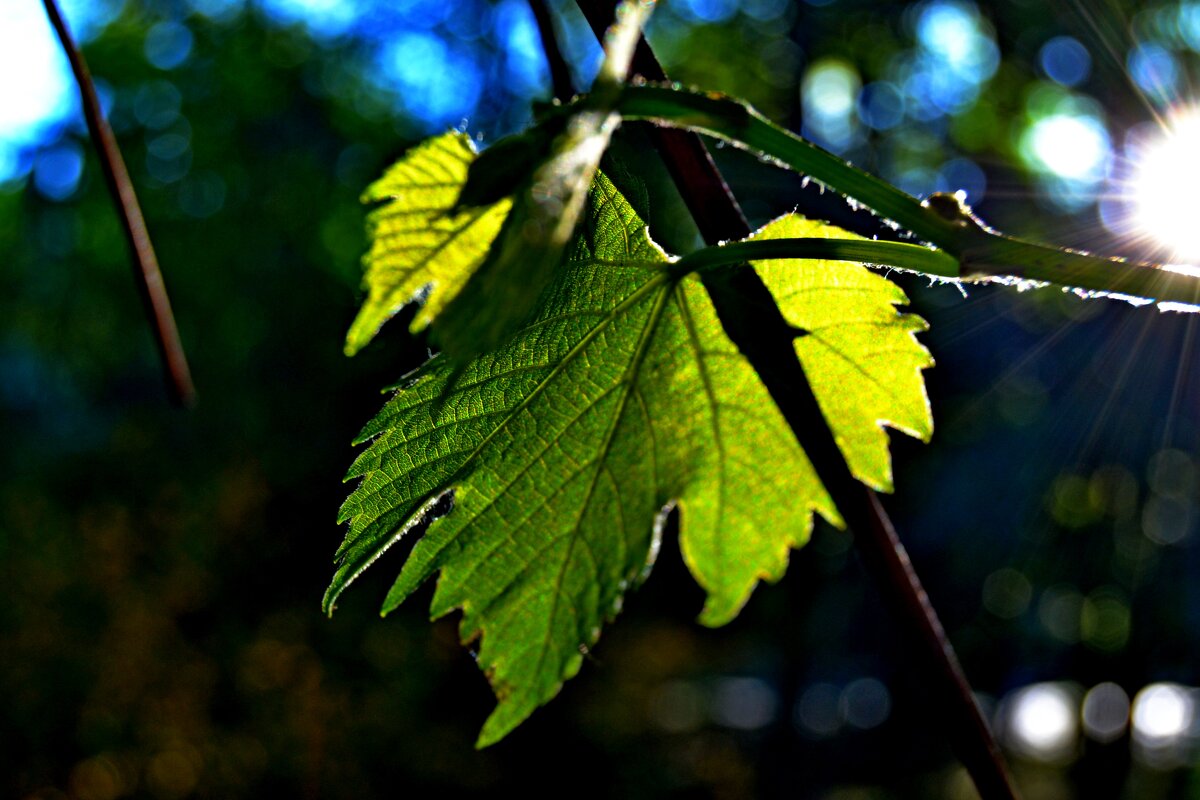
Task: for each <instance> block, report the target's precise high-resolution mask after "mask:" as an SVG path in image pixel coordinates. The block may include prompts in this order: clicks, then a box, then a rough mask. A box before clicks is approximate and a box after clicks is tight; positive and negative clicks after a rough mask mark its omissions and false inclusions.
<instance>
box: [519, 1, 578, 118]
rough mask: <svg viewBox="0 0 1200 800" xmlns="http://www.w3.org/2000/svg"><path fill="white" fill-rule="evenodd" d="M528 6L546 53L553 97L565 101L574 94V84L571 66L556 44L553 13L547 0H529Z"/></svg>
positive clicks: (556, 37)
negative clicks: (531, 11)
mask: <svg viewBox="0 0 1200 800" xmlns="http://www.w3.org/2000/svg"><path fill="white" fill-rule="evenodd" d="M529 7H530V8H531V9H533V18H534V19H535V20H537V27H538V34H539V35H540V36H541V38H542V50H543V51H544V52H545V53H546V63H547V64H548V65H549V67H550V85H551V86H552V87H553V89H554V98H555V99H556V100H561V101H563V102H566V101H567V100H570V99H571V98H572V97H574V96H575V84H574V83H573V82H572V81H571V68H570V67H569V66H568V65H567V60H566V59H565V58H564V57H563V54H562V49H561V48H560V47H559V46H558V36H557V35H556V34H555V28H554V13H553V12H552V11H551V10H550V3H549V1H548V0H529Z"/></svg>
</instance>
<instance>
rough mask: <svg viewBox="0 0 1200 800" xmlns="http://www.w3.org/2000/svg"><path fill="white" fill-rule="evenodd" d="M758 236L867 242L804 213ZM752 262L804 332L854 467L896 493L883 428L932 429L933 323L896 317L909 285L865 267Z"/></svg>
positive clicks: (918, 433) (808, 360)
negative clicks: (929, 345) (926, 338)
mask: <svg viewBox="0 0 1200 800" xmlns="http://www.w3.org/2000/svg"><path fill="white" fill-rule="evenodd" d="M751 238H752V239H755V240H761V239H789V238H791V239H800V238H828V239H854V240H859V239H861V237H858V236H855V235H854V234H852V233H849V232H847V231H844V230H842V229H840V228H836V227H834V226H832V225H827V224H825V223H823V222H818V221H815V220H809V219H804V218H803V217H800V216H798V215H796V214H788V215H787V216H784V217H780V218H779V219H777V220H775V221H774V222H772V223H770V224H768V225H766V226H765V227H763V228H762V229H761V230H759V231H758V232H757V233H755V234H754V235H753V236H752V237H751ZM754 264H755V267H756V268H757V269H758V272H759V275H761V276H762V279H763V281H764V282H765V283H766V284H767V287H768V288H770V290H771V294H772V295H774V297H775V302H776V303H778V304H779V307H780V309H782V311H783V315H784V317H785V318H786V319H787V321H788V322H790V323H791V324H792V325H793V326H794V327H796V328H798V329H800V330H801V331H803V334H802V335H801V336H799V337H797V339H796V353H797V354H798V355H799V356H800V362H801V363H802V364H803V365H804V374H805V376H807V378H808V381H809V383H810V384H811V385H812V389H813V393H814V394H815V395H816V397H817V400H818V402H819V403H820V405H821V411H822V412H824V414H825V419H826V420H827V421H828V422H829V427H830V428H831V429H832V430H833V435H834V438H835V439H836V440H837V443H838V446H839V447H840V448H841V450H842V454H843V455H844V456H845V458H846V463H847V464H848V465H849V467H850V471H851V472H852V473H854V476H855V477H856V478H858V479H859V480H860V481H862V482H863V483H866V484H867V485H869V486H871V487H873V488H875V489H879V490H881V491H887V492H890V491H891V490H892V468H891V459H890V457H889V455H888V441H887V434H886V433H885V432H884V430H883V429H882V428H881V427H880V425H887V426H889V427H892V428H896V429H897V430H901V431H903V432H904V433H907V434H908V435H910V436H914V437H916V438H918V439H920V440H922V441H928V440H929V438H930V436H932V435H933V414H932V412H931V411H930V408H929V399H928V397H927V396H926V394H925V382H924V380H923V379H922V377H921V370H922V369H925V368H926V367H931V366H933V357H932V356H931V355H930V354H929V351H928V350H926V349H925V347H924V346H923V345H922V344H921V343H920V342H918V341H917V339H916V336H915V334H916V333H918V332H920V331H924V330H926V329H928V327H929V326H928V325H927V324H926V323H925V320H923V319H921V318H920V317H918V316H916V315H915V314H897V313H896V311H895V306H897V305H904V304H906V303H907V302H908V299H907V298H906V297H905V296H904V292H903V290H901V289H900V287H899V286H897V285H896V284H894V283H892V282H891V281H889V280H887V279H886V278H884V277H882V276H881V275H877V274H875V273H873V272H871V271H870V270H868V269H866V268H864V267H862V266H861V265H859V264H855V263H853V262H850V261H828V260H808V261H799V260H795V259H786V260H785V259H780V260H772V261H757V262H754Z"/></svg>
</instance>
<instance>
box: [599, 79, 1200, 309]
mask: <svg viewBox="0 0 1200 800" xmlns="http://www.w3.org/2000/svg"><path fill="white" fill-rule="evenodd" d="M618 110H619V111H620V112H621V114H622V115H623V116H624V117H625V118H626V119H645V120H653V121H655V122H659V123H662V124H666V125H671V126H674V127H679V128H686V129H689V130H694V131H699V132H701V133H705V134H707V135H710V136H715V137H717V138H720V139H724V140H727V141H729V142H732V143H734V144H736V145H739V146H742V147H746V148H748V149H750V150H754V151H757V152H759V153H761V154H763V155H766V156H769V157H771V158H774V159H776V160H778V161H779V162H781V163H782V164H783V165H784V166H786V167H789V168H791V169H793V170H795V171H797V172H799V173H801V174H804V175H808V176H810V177H812V178H814V179H816V180H818V181H820V182H821V183H823V184H825V185H826V186H828V187H829V188H830V189H833V190H834V191H836V192H838V193H840V194H843V195H845V196H847V197H851V198H853V199H854V200H855V201H857V202H860V203H862V204H863V205H865V206H866V207H868V208H870V209H871V210H872V211H874V212H875V213H877V214H879V215H881V216H882V217H884V218H886V219H888V220H890V221H891V222H893V223H895V224H896V225H898V226H900V227H901V228H904V229H906V230H908V231H911V232H912V233H913V234H914V235H915V236H916V237H917V238H918V239H921V240H923V241H926V242H929V243H931V244H933V245H935V246H936V247H938V248H940V249H941V252H939V253H938V254H937V256H936V257H935V258H934V259H931V260H929V261H928V262H927V261H925V260H924V259H922V258H920V257H917V256H915V255H913V254H911V253H910V252H908V251H897V254H896V255H900V256H902V257H903V258H905V259H907V260H906V261H905V263H900V262H898V261H889V260H888V259H887V258H885V257H884V254H885V252H886V251H884V250H883V249H882V248H881V249H879V250H878V251H877V252H878V254H879V255H877V256H875V255H872V256H868V257H865V258H862V259H857V258H853V257H851V256H844V258H845V259H846V260H867V261H872V262H874V263H881V264H892V265H893V266H898V267H903V268H906V269H916V270H918V271H921V272H927V273H930V274H932V275H938V276H941V277H946V278H960V279H962V280H967V281H972V280H976V281H978V280H988V279H990V278H996V277H1015V278H1024V279H1030V280H1036V281H1045V282H1046V283H1052V284H1056V285H1059V286H1065V287H1070V288H1079V289H1086V290H1089V291H1097V292H1113V293H1117V294H1124V295H1130V296H1135V297H1142V298H1146V299H1150V300H1157V301H1160V302H1174V303H1187V304H1196V303H1197V302H1200V272H1196V271H1188V272H1183V271H1177V270H1173V269H1164V268H1163V267H1162V265H1158V264H1144V263H1137V262H1133V261H1126V260H1123V259H1117V258H1108V257H1105V256H1098V255H1092V254H1090V253H1084V252H1080V251H1075V250H1064V249H1060V248H1057V247H1051V246H1048V245H1043V244H1036V243H1033V242H1026V241H1022V240H1020V239H1015V238H1012V237H1010V236H1005V235H1003V234H1000V233H998V232H996V231H993V230H991V229H990V228H987V227H986V226H984V225H983V224H981V223H980V222H979V220H977V219H976V218H975V217H974V216H972V215H971V213H970V210H969V209H967V208H965V207H962V206H959V205H957V204H956V203H955V201H954V200H952V199H950V198H948V197H942V198H939V199H940V200H941V202H934V200H933V199H931V200H930V201H927V202H924V203H923V202H921V201H920V200H917V199H916V198H915V197H912V196H910V195H908V194H905V193H904V192H902V191H900V190H899V189H897V188H895V187H894V186H892V185H891V184H889V183H887V182H885V181H882V180H880V179H879V178H876V177H874V176H872V175H870V174H868V173H866V172H864V171H862V170H860V169H858V168H857V167H855V166H853V165H851V164H848V163H846V162H845V161H842V160H841V159H840V158H838V157H837V156H835V155H833V154H831V153H828V152H826V151H824V150H822V149H821V148H819V147H817V146H816V145H814V144H812V143H810V142H807V141H805V140H803V139H801V138H800V137H798V136H796V135H794V134H792V133H790V132H788V131H786V130H784V129H782V128H780V127H778V126H776V125H774V124H773V123H771V122H770V121H769V120H767V119H766V118H764V117H763V116H762V115H761V114H759V113H758V112H757V111H755V110H754V109H752V108H750V107H749V106H746V105H744V104H742V103H739V102H737V101H736V100H732V99H730V98H727V97H724V96H721V95H716V94H706V93H701V92H694V91H690V90H686V89H677V88H673V87H667V86H656V85H641V86H627V87H626V88H625V92H624V95H623V97H622V100H621V102H620V103H619V104H618ZM859 244H863V243H862V242H860V243H859ZM872 244H873V245H876V246H878V245H883V244H885V243H883V242H873V243H872ZM910 247H911V246H910ZM790 257H793V258H798V257H801V256H798V255H793V256H790ZM809 257H823V256H809ZM951 262H956V263H955V264H954V266H953V267H951Z"/></svg>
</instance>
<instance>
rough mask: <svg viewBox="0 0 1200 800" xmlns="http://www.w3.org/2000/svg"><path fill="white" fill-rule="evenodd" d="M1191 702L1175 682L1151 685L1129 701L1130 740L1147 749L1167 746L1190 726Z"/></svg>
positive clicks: (1187, 691)
mask: <svg viewBox="0 0 1200 800" xmlns="http://www.w3.org/2000/svg"><path fill="white" fill-rule="evenodd" d="M1194 714H1195V700H1194V699H1193V698H1192V693H1191V692H1190V691H1189V690H1188V689H1186V688H1185V687H1183V686H1180V685H1178V684H1175V683H1152V684H1150V685H1149V686H1147V687H1146V688H1145V689H1142V690H1141V691H1140V692H1138V694H1137V697H1136V698H1134V701H1133V737H1134V739H1136V740H1137V741H1138V742H1139V743H1141V744H1144V745H1148V746H1152V747H1153V746H1158V745H1167V744H1170V743H1171V742H1172V741H1173V740H1176V739H1179V738H1182V737H1183V736H1185V735H1186V734H1187V733H1188V731H1189V730H1190V729H1191V726H1192V718H1193V716H1194Z"/></svg>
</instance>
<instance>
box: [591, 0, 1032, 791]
mask: <svg viewBox="0 0 1200 800" xmlns="http://www.w3.org/2000/svg"><path fill="white" fill-rule="evenodd" d="M608 5H609V3H608V2H607V0H579V6H580V8H581V9H582V10H583V13H584V15H585V16H586V17H587V19H588V22H589V24H591V26H592V28H593V30H595V31H596V33H597V35H600V34H602V33H603V31H602V30H601V29H598V27H597V24H598V23H599V24H603V20H604V19H606V18H607V17H608V16H609V15H610V13H611V12H610V10H609V8H608V7H607V6H608ZM633 71H634V72H635V73H636V74H639V75H641V76H642V77H644V78H647V79H649V80H655V81H661V80H665V79H666V75H665V73H664V72H663V70H662V67H661V66H660V65H659V64H658V60H657V59H656V58H655V57H654V54H653V53H652V52H651V50H650V48H649V46H648V45H647V44H646V42H645V40H644V39H643V40H642V41H641V42H639V46H638V50H637V53H636V54H635V56H634V62H633ZM653 136H654V139H655V142H656V146H657V148H658V150H659V153H660V154H661V155H662V157H663V159H664V161H665V162H666V165H667V169H668V171H669V172H670V173H671V176H672V178H673V179H674V181H675V183H676V185H677V186H678V188H679V191H680V194H681V195H682V196H683V198H684V201H685V202H686V203H687V205H688V208H689V210H690V211H691V213H692V216H693V217H694V218H695V220H696V224H697V226H698V227H699V229H700V233H701V235H702V236H703V237H704V239H705V241H706V242H708V243H709V244H710V245H715V244H718V243H720V242H722V241H728V240H731V239H743V238H745V237H746V236H748V235H749V234H750V227H749V225H748V224H747V222H746V218H745V216H744V215H743V214H742V211H741V208H740V207H739V206H738V203H737V200H736V199H735V198H734V197H733V195H732V193H731V192H730V191H729V187H728V186H727V185H726V184H725V181H724V180H723V179H722V177H721V174H720V172H719V171H718V170H717V168H716V165H715V164H714V163H713V161H712V157H711V156H710V155H709V153H708V149H707V147H705V145H704V142H703V140H702V139H700V137H699V136H697V135H695V134H692V133H687V132H684V131H679V130H673V129H666V128H656V129H655V130H654V131H653ZM702 279H703V281H704V285H705V288H706V289H707V290H708V293H709V297H710V298H711V299H712V302H713V306H714V307H715V308H716V311H717V316H718V317H719V318H720V320H721V324H722V326H723V327H724V328H725V332H726V333H727V334H728V335H729V338H730V339H731V340H732V341H733V342H734V344H736V345H737V347H738V349H739V350H740V351H741V352H742V354H743V355H744V356H745V357H746V358H747V360H748V361H749V362H750V364H751V365H752V366H753V367H754V368H755V370H756V371H757V372H758V374H759V376H760V377H761V378H762V380H763V383H764V384H765V385H766V387H767V390H768V391H769V392H770V394H771V397H772V399H774V401H775V403H776V405H778V406H779V409H780V411H781V412H782V413H783V415H784V418H785V419H786V420H787V422H788V425H789V426H790V427H791V429H792V431H793V433H794V434H795V436H796V439H797V441H798V442H799V443H800V446H801V447H802V448H803V449H804V452H805V453H806V454H807V455H808V458H809V460H810V461H811V462H812V464H813V467H814V468H815V469H816V471H817V475H818V476H819V477H820V479H821V482H822V483H823V484H824V485H825V488H826V490H828V492H829V494H830V496H831V497H832V498H833V500H834V503H835V504H836V505H837V507H838V510H839V511H840V512H841V514H842V516H843V518H844V519H845V521H846V525H847V526H848V527H849V529H850V530H851V531H852V532H853V533H854V539H855V542H856V544H857V545H858V550H859V553H860V555H861V557H862V560H863V562H864V564H865V565H866V567H867V568H868V570H869V571H870V572H871V574H872V575H873V577H874V579H875V581H876V582H877V583H878V585H879V586H880V588H881V590H882V591H883V593H884V595H885V600H886V602H887V604H888V605H891V606H894V607H895V608H897V609H898V610H899V613H900V615H901V619H902V620H903V622H904V624H905V625H906V626H908V628H909V629H910V630H911V632H912V635H913V638H914V640H915V641H917V642H919V643H920V649H921V652H922V654H923V655H924V660H925V661H926V663H927V664H928V666H929V668H930V669H932V670H933V671H934V673H935V674H936V675H937V677H938V679H937V680H936V681H935V682H934V683H935V686H936V689H937V691H938V692H939V701H940V702H939V706H940V707H941V710H942V713H943V714H944V715H945V717H946V720H947V722H948V723H949V725H950V728H951V739H952V740H951V744H952V746H953V747H954V748H955V750H956V751H957V753H958V755H959V758H961V759H962V761H963V764H964V765H965V766H966V767H967V770H968V771H969V772H970V774H971V777H972V779H973V780H974V782H975V786H976V788H977V789H978V791H979V793H980V795H981V796H982V797H983V798H984V799H985V800H993V799H994V800H1012V799H1013V798H1016V796H1017V795H1016V791H1015V790H1014V788H1013V787H1012V785H1011V783H1010V781H1009V777H1008V773H1007V769H1006V768H1005V765H1004V760H1003V756H1002V755H1001V754H1000V750H999V748H998V747H997V745H996V742H995V739H994V738H993V736H992V733H991V730H990V729H989V728H988V724H987V722H986V720H985V719H984V717H983V714H982V712H981V711H980V709H979V706H978V704H977V703H976V702H975V699H974V696H973V695H972V693H971V687H970V685H969V684H968V683H967V679H966V676H965V675H964V674H963V671H962V667H961V666H960V665H959V662H958V658H957V657H956V656H955V654H954V650H953V648H952V647H951V645H950V643H949V641H948V640H947V638H946V635H945V631H944V630H943V629H942V625H941V622H940V621H939V620H938V617H937V614H936V612H935V611H934V610H933V607H932V605H930V602H929V598H928V596H927V595H926V593H925V590H924V589H923V588H922V586H921V582H920V579H919V578H918V577H917V574H916V572H915V571H914V570H913V567H912V563H911V562H910V561H909V558H908V554H907V553H906V552H905V550H904V546H903V545H902V544H901V543H900V540H899V538H898V537H897V536H896V531H895V529H894V528H893V526H892V523H891V521H890V520H889V519H888V517H887V514H886V512H885V511H884V510H883V507H882V506H881V505H880V503H879V498H878V497H877V496H876V495H875V493H874V492H873V491H871V489H869V488H868V487H866V486H864V485H863V484H861V483H860V482H859V481H858V480H857V479H855V477H854V476H853V474H851V472H850V468H849V467H848V466H847V464H846V461H845V459H844V458H843V457H842V453H841V450H840V449H839V448H838V445H837V442H836V440H835V439H834V436H833V432H832V431H831V430H830V429H829V425H828V424H827V423H826V421H825V416H824V414H823V413H822V412H821V408H820V405H819V404H818V403H817V399H816V397H815V396H814V395H813V392H812V387H811V386H810V385H809V382H808V379H807V378H806V377H805V375H804V370H803V367H802V366H801V364H800V360H799V357H798V356H797V355H796V350H795V347H794V345H793V340H794V338H795V330H794V329H793V328H792V326H791V325H790V324H789V323H788V322H787V320H786V319H785V318H784V317H783V314H782V312H781V311H780V310H779V306H778V305H777V304H776V303H775V300H774V297H772V295H771V292H770V290H769V289H768V288H767V287H766V284H764V283H763V282H762V279H761V278H760V277H759V276H758V273H757V272H755V271H754V270H753V269H747V268H745V267H744V266H743V267H723V268H718V269H713V270H709V271H706V272H705V273H704V274H703V275H702Z"/></svg>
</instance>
